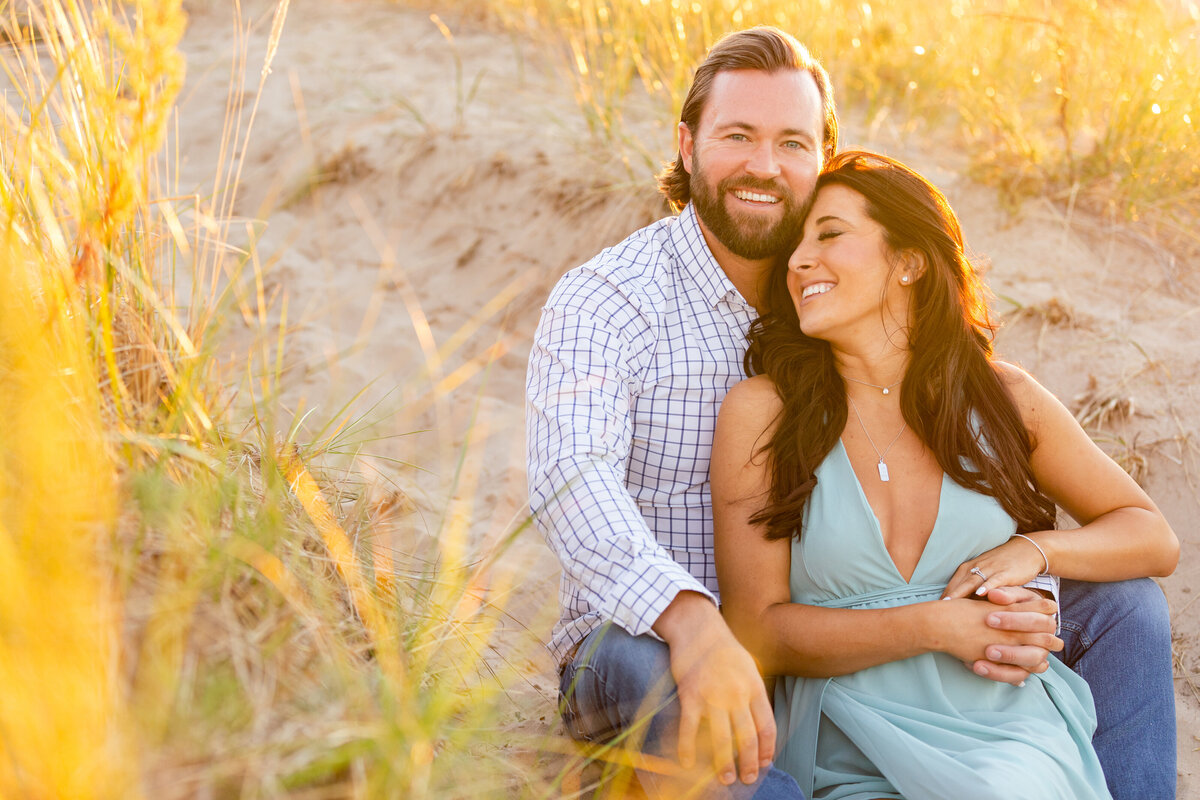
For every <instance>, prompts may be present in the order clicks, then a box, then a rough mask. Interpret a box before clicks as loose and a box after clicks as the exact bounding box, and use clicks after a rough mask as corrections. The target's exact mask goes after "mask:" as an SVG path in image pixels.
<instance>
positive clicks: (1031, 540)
mask: <svg viewBox="0 0 1200 800" xmlns="http://www.w3.org/2000/svg"><path fill="white" fill-rule="evenodd" d="M1013 536H1020V537H1021V538H1022V539H1024V540H1025V541H1027V542H1029V543H1030V544H1031V545H1033V546H1034V547H1036V548H1037V551H1038V552H1039V553H1041V554H1042V561H1045V562H1046V568H1045V569H1044V570H1042V574H1043V575H1049V574H1050V559H1048V558H1046V551H1045V550H1043V549H1042V546H1041V545H1039V544H1038V543H1037V542H1035V541H1034V540H1033V539H1030V538H1029V537H1028V536H1026V535H1025V534H1023V533H1014V534H1013Z"/></svg>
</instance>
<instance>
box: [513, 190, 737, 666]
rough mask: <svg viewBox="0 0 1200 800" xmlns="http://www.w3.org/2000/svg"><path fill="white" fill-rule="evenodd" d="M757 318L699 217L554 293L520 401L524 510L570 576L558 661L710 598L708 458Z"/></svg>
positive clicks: (574, 277)
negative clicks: (675, 606)
mask: <svg viewBox="0 0 1200 800" xmlns="http://www.w3.org/2000/svg"><path fill="white" fill-rule="evenodd" d="M754 317H755V311H754V307H753V306H751V305H750V304H749V303H747V302H746V300H745V299H744V298H743V297H742V296H741V294H740V293H739V292H738V291H737V289H735V288H734V286H733V284H732V283H731V282H730V281H729V278H728V277H726V275H725V272H724V271H723V270H722V269H721V266H720V265H719V264H718V263H717V261H716V259H715V258H713V255H712V253H711V252H710V251H709V249H708V245H707V244H706V243H705V241H704V236H703V234H701V232H700V227H699V224H698V223H697V221H696V215H695V212H694V211H693V210H692V208H691V206H688V207H687V208H685V209H684V210H683V212H682V213H681V214H680V215H679V216H678V217H667V218H665V219H662V220H659V221H658V222H656V223H654V224H653V225H650V226H648V227H646V228H643V229H642V230H640V231H638V232H636V233H634V234H633V235H632V236H630V237H629V238H628V239H626V240H625V241H623V242H621V243H620V244H618V245H616V246H615V247H611V248H609V249H607V250H605V251H603V252H601V253H600V254H599V255H597V256H596V257H595V258H593V259H592V260H591V261H589V262H587V263H586V264H584V265H583V266H580V267H577V268H576V269H573V270H571V271H570V272H568V273H567V274H566V275H564V276H563V277H562V279H561V280H560V281H559V282H558V285H557V286H556V287H555V288H554V291H553V292H552V293H551V294H550V298H549V300H547V302H546V306H545V308H544V309H543V310H542V319H541V322H540V324H539V325H538V329H537V333H536V335H535V336H534V342H533V350H532V352H531V353H530V357H529V375H528V381H527V386H526V389H527V394H528V401H529V402H528V405H527V414H528V419H527V435H528V442H527V444H528V456H529V495H530V506H531V508H532V510H533V511H534V514H535V518H536V521H537V525H538V527H539V528H540V529H541V531H542V532H543V534H544V535H545V537H546V540H547V542H548V543H549V545H550V547H551V549H553V550H554V552H555V554H556V555H557V556H558V558H559V561H560V562H561V564H562V568H563V574H562V582H561V585H560V592H559V594H560V598H559V599H560V601H561V606H562V616H561V617H560V619H559V621H558V625H557V626H555V629H554V634H553V637H552V639H551V643H550V648H551V651H552V652H553V654H554V656H555V658H556V659H558V660H560V661H561V659H562V658H563V656H564V655H565V654H566V653H567V652H568V651H569V650H570V648H571V647H573V646H574V645H575V644H576V643H577V642H579V641H581V640H582V639H583V638H584V637H585V636H587V635H588V634H589V633H591V632H592V631H593V630H595V629H596V628H597V627H598V626H599V625H600V624H601V623H602V622H604V621H607V620H612V621H613V622H615V623H617V624H618V625H620V626H621V627H622V628H624V629H625V630H627V631H629V632H630V633H631V634H634V635H640V634H644V633H649V632H650V626H651V625H653V624H654V622H655V621H656V620H657V619H658V616H659V615H660V614H661V613H662V612H663V611H664V610H665V609H666V607H667V606H668V605H669V604H670V602H671V600H673V599H674V598H675V595H676V594H677V593H678V592H680V591H682V590H685V589H690V590H692V591H696V592H701V593H703V594H706V595H708V596H710V597H712V598H713V599H714V600H716V595H717V576H716V570H715V567H714V566H713V539H712V528H713V517H712V497H711V493H710V491H709V482H708V464H709V451H710V450H711V448H712V436H713V427H714V426H715V425H716V421H717V410H718V409H719V407H720V405H721V401H722V400H723V399H724V398H725V394H726V393H727V392H728V391H729V389H730V387H732V386H733V385H734V384H736V383H737V382H738V381H740V380H742V378H744V377H745V375H744V373H743V372H742V355H743V353H745V351H746V331H747V329H748V328H749V327H750V322H751V321H752V320H753V319H754Z"/></svg>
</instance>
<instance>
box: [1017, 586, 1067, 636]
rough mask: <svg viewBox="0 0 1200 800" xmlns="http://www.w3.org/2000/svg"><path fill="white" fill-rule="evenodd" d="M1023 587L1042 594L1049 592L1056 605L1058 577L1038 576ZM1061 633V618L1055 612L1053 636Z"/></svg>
mask: <svg viewBox="0 0 1200 800" xmlns="http://www.w3.org/2000/svg"><path fill="white" fill-rule="evenodd" d="M1025 586H1026V587H1028V588H1030V589H1040V590H1041V591H1043V592H1049V593H1050V596H1051V597H1053V598H1054V602H1055V604H1056V605H1057V604H1058V588H1059V587H1058V576H1057V575H1038V576H1037V577H1035V578H1034V579H1033V580H1031V581H1030V582H1029V583H1027V584H1025ZM1061 632H1062V618H1061V615H1060V614H1059V613H1058V612H1057V611H1055V612H1054V635H1055V636H1057V635H1058V634H1060V633H1061Z"/></svg>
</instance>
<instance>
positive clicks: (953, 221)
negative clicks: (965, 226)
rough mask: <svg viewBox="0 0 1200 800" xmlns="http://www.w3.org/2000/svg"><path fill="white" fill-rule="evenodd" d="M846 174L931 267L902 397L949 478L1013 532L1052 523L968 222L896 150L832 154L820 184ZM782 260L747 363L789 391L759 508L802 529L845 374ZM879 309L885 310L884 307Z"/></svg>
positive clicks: (918, 292) (915, 310)
mask: <svg viewBox="0 0 1200 800" xmlns="http://www.w3.org/2000/svg"><path fill="white" fill-rule="evenodd" d="M831 184H840V185H842V186H846V187H847V188H850V189H853V190H854V191H856V192H858V193H859V194H861V195H862V196H863V197H865V198H866V201H867V203H866V205H867V213H868V214H869V215H870V217H871V219H873V220H875V221H876V222H877V223H879V224H880V225H881V226H882V227H883V228H884V231H885V239H886V242H887V244H888V246H889V249H890V252H891V253H893V254H898V253H902V252H918V253H920V254H921V255H923V256H924V260H925V272H924V274H923V275H922V276H921V277H920V279H919V280H917V282H916V284H915V285H914V286H913V287H912V293H913V296H912V301H911V302H912V307H911V313H910V316H909V320H910V325H911V329H910V330H909V331H908V336H909V347H910V350H911V353H910V359H909V365H908V370H907V372H906V373H905V375H904V380H903V383H902V385H901V401H900V408H901V412H902V413H903V415H904V419H905V421H906V422H907V423H908V425H909V427H911V428H912V429H913V431H914V432H915V433H916V434H917V436H919V437H920V439H921V441H922V442H924V443H925V445H926V446H927V447H928V448H929V449H930V450H931V451H933V454H934V456H935V457H936V458H937V461H938V464H939V465H941V468H942V470H943V471H945V473H946V474H947V475H949V476H950V478H951V479H952V480H954V481H955V482H956V483H958V484H959V485H960V486H963V487H965V488H967V489H972V490H974V491H977V492H981V493H983V494H986V495H990V496H992V497H995V498H996V500H997V501H999V503H1000V505H1001V506H1003V508H1004V510H1005V511H1007V512H1008V514H1009V515H1010V516H1012V518H1013V519H1014V520H1016V523H1017V530H1018V532H1028V531H1035V530H1046V529H1048V528H1052V527H1054V519H1055V509H1054V503H1053V502H1051V500H1050V499H1049V498H1047V497H1046V496H1045V495H1044V494H1043V493H1042V492H1041V491H1040V490H1039V488H1038V486H1037V482H1036V481H1035V479H1034V477H1033V471H1032V468H1031V467H1030V463H1029V459H1030V454H1031V451H1032V444H1031V442H1030V438H1029V434H1028V432H1027V431H1026V429H1025V426H1024V424H1023V422H1022V420H1021V415H1020V412H1019V411H1018V409H1017V407H1016V404H1015V402H1014V400H1013V397H1012V394H1011V393H1010V391H1009V389H1008V387H1007V385H1006V384H1005V380H1004V378H1003V376H1002V375H1001V374H1000V372H999V371H998V370H997V367H996V365H995V364H994V362H993V357H992V340H993V337H994V334H995V330H996V327H997V326H996V323H995V322H994V321H993V320H992V317H991V315H990V313H989V311H988V307H987V301H986V296H985V290H984V286H983V282H982V281H981V280H980V278H979V275H978V273H977V272H976V270H975V268H974V267H973V266H972V265H971V263H970V262H969V261H968V260H967V258H966V255H965V254H964V252H963V237H962V230H961V228H960V227H959V224H958V220H957V218H956V217H955V216H954V212H953V211H952V210H951V209H950V206H949V204H948V203H947V202H946V198H945V197H944V196H943V195H942V193H941V192H940V191H938V190H937V188H936V187H934V186H933V185H932V184H931V183H929V182H928V181H927V180H925V179H924V178H922V177H921V176H920V175H918V174H917V173H915V172H913V171H912V170H911V169H909V168H908V167H906V166H904V165H903V164H901V163H900V162H898V161H895V160H894V159H891V158H887V157H886V156H880V155H876V154H873V153H867V152H861V151H848V152H845V153H841V154H839V155H837V156H835V157H834V158H833V159H831V160H830V161H829V163H828V165H827V166H826V167H825V171H824V172H823V173H822V174H821V176H820V178H818V180H817V191H820V189H821V188H822V187H824V186H829V185H831ZM786 279H787V267H786V264H783V263H781V264H779V265H778V266H777V267H776V268H774V269H773V270H772V271H771V273H770V275H769V277H768V285H767V286H766V289H765V292H766V303H767V308H768V309H769V310H768V312H767V313H766V314H764V315H763V316H761V317H760V318H759V319H757V320H755V322H754V324H753V325H751V327H750V333H749V338H750V347H749V350H748V351H747V352H746V358H745V369H746V373H747V374H748V375H755V374H766V375H768V376H770V377H771V379H772V380H773V381H774V383H775V387H776V390H777V391H778V392H779V396H780V398H781V399H782V401H783V408H782V410H781V411H780V413H779V417H778V419H777V424H776V427H775V432H774V434H773V435H772V436H771V439H770V441H769V442H768V443H767V444H766V445H765V447H764V450H765V451H766V453H767V455H768V460H769V465H770V473H771V487H770V490H769V492H768V496H767V505H766V507H765V508H764V509H763V510H761V511H760V512H759V513H758V514H757V515H755V516H754V517H753V518H752V520H751V521H752V522H754V523H756V524H763V523H765V525H766V536H767V538H769V539H783V538H788V537H790V536H793V535H794V536H799V535H800V534H801V532H802V520H803V513H804V505H805V503H806V502H807V500H808V497H809V495H810V494H812V491H813V489H814V488H815V486H816V482H817V481H816V469H817V466H818V465H819V464H820V463H821V461H822V460H824V458H825V456H826V455H828V454H829V451H830V450H832V449H833V446H834V445H835V444H836V443H837V440H838V437H839V436H841V432H842V430H843V429H844V428H845V426H846V414H847V410H846V384H845V382H844V381H843V380H842V377H841V375H839V374H838V371H837V369H836V367H835V365H834V359H833V353H832V351H831V349H830V346H829V344H828V342H824V341H821V340H819V339H813V338H811V337H808V336H805V335H804V334H803V333H802V332H801V330H800V322H799V319H798V318H797V316H796V308H795V306H794V305H793V303H792V298H791V296H790V295H789V294H788V289H787V280H786ZM881 313H882V311H881Z"/></svg>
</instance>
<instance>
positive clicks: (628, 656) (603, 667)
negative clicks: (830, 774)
mask: <svg viewBox="0 0 1200 800" xmlns="http://www.w3.org/2000/svg"><path fill="white" fill-rule="evenodd" d="M559 691H560V693H561V697H562V710H563V724H564V725H565V726H566V728H567V732H568V733H570V734H571V736H572V737H573V738H575V739H579V740H583V741H588V742H596V743H603V742H610V741H613V740H614V739H617V738H618V737H620V736H622V735H623V736H624V737H625V739H624V740H623V743H624V744H625V745H627V746H636V747H637V749H638V750H640V751H641V752H643V753H648V754H651V755H656V756H660V757H662V758H666V759H670V760H672V761H675V760H676V752H677V751H676V748H677V746H678V745H677V741H676V737H677V736H678V733H679V700H678V697H677V696H676V693H675V681H674V680H673V679H672V677H671V660H670V654H669V652H668V650H667V645H666V644H664V643H663V642H661V641H659V640H658V639H655V638H653V637H650V636H631V635H629V634H628V633H627V632H625V631H624V630H622V629H621V628H619V627H617V626H615V625H605V626H603V627H601V628H599V629H598V630H596V631H594V632H592V633H591V635H589V636H588V637H587V638H586V639H584V640H583V642H582V643H581V644H580V645H579V648H578V649H577V650H576V652H575V655H574V657H573V658H572V659H571V660H570V661H569V662H568V663H567V664H566V665H565V666H564V667H563V669H562V672H561V674H560V677H559ZM701 735H704V734H703V732H702V733H701ZM638 781H639V782H640V783H641V784H642V788H643V789H645V790H646V792H647V793H648V794H650V796H651V797H662V796H671V794H672V787H671V786H670V785H669V779H667V778H664V777H663V776H661V775H658V774H657V773H654V772H649V771H645V770H639V772H638ZM689 796H695V795H689ZM702 796H703V797H704V798H722V799H723V800H724V799H725V798H728V800H748V798H751V797H753V798H755V800H804V794H803V793H802V792H801V791H800V787H798V786H797V785H796V781H795V780H794V779H793V778H792V777H791V776H790V775H788V774H787V773H785V772H783V771H782V770H779V769H776V768H775V767H771V768H770V769H769V770H766V771H760V772H759V777H758V781H757V782H756V783H754V784H751V785H746V784H743V783H742V782H741V781H735V782H734V784H733V785H732V786H728V787H727V786H722V785H721V784H720V783H719V782H717V781H715V780H714V781H712V783H711V785H710V786H709V787H708V789H707V790H706V791H705V792H704V794H703V795H702Z"/></svg>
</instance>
